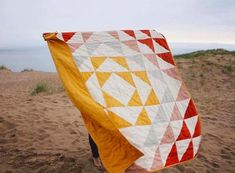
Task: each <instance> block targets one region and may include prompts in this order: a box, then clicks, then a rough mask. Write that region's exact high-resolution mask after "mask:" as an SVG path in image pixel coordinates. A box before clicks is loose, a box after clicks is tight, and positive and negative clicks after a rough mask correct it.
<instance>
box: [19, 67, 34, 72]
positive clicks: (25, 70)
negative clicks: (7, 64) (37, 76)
mask: <svg viewBox="0 0 235 173" xmlns="http://www.w3.org/2000/svg"><path fill="white" fill-rule="evenodd" d="M30 71H34V70H33V69H32V68H25V69H24V70H22V71H21V72H30Z"/></svg>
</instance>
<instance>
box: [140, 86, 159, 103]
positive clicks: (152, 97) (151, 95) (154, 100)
mask: <svg viewBox="0 0 235 173" xmlns="http://www.w3.org/2000/svg"><path fill="white" fill-rule="evenodd" d="M158 104H160V102H159V100H158V98H157V96H156V94H155V92H154V91H153V89H151V91H150V93H149V96H148V98H147V100H146V102H145V104H144V105H145V106H150V105H158Z"/></svg>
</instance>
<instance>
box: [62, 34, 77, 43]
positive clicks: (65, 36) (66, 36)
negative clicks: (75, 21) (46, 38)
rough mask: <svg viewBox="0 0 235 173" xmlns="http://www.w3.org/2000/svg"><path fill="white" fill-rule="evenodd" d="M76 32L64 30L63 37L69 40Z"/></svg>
mask: <svg viewBox="0 0 235 173" xmlns="http://www.w3.org/2000/svg"><path fill="white" fill-rule="evenodd" d="M75 33H76V32H62V37H63V39H64V41H65V42H67V41H68V40H69V39H70V38H72V36H73V35H74V34H75Z"/></svg>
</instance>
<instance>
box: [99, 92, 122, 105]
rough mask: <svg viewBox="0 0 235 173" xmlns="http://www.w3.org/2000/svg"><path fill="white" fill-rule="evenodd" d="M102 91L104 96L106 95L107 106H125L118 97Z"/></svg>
mask: <svg viewBox="0 0 235 173" xmlns="http://www.w3.org/2000/svg"><path fill="white" fill-rule="evenodd" d="M102 92H103V96H104V99H105V102H106V105H107V107H121V106H124V105H123V104H122V103H121V102H119V101H118V100H117V99H115V98H113V97H112V96H110V95H109V94H108V93H106V92H105V91H102Z"/></svg>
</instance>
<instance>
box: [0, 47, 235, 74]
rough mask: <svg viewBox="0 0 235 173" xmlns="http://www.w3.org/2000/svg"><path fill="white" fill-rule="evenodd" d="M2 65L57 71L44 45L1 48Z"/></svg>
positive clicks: (186, 50) (186, 49)
mask: <svg viewBox="0 0 235 173" xmlns="http://www.w3.org/2000/svg"><path fill="white" fill-rule="evenodd" d="M169 46H170V48H171V51H172V53H173V55H176V54H183V53H189V52H193V51H197V50H206V49H216V48H223V49H227V50H235V44H210V43H208V44H205V43H169ZM1 65H4V66H6V67H7V68H9V69H11V70H12V71H15V72H19V71H22V70H24V69H33V70H36V71H47V72H55V71H56V69H55V66H54V63H53V60H52V58H51V55H50V53H49V50H48V48H47V47H43V46H38V47H31V48H20V47H19V48H14V49H11V48H5V49H0V66H1Z"/></svg>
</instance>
